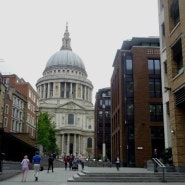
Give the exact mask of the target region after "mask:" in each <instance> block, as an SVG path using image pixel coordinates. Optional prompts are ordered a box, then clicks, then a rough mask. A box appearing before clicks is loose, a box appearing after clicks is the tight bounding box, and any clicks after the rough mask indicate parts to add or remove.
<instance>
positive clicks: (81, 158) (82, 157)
mask: <svg viewBox="0 0 185 185" xmlns="http://www.w3.org/2000/svg"><path fill="white" fill-rule="evenodd" d="M85 162H86V157H85V155H84V154H82V155H81V157H80V163H81V166H82V170H84V165H85Z"/></svg>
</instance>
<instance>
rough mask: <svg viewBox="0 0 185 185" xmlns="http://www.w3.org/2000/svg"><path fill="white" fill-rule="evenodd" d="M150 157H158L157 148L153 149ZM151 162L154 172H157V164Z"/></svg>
mask: <svg viewBox="0 0 185 185" xmlns="http://www.w3.org/2000/svg"><path fill="white" fill-rule="evenodd" d="M152 158H154V159H159V158H160V156H159V153H158V151H157V148H155V149H154V151H153V154H152ZM153 162H154V172H158V169H157V167H158V164H157V163H156V162H155V161H153Z"/></svg>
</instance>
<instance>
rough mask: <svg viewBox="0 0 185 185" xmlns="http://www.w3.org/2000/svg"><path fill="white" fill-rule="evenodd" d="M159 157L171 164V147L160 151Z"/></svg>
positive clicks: (165, 162)
mask: <svg viewBox="0 0 185 185" xmlns="http://www.w3.org/2000/svg"><path fill="white" fill-rule="evenodd" d="M161 159H162V162H163V163H164V164H170V165H172V163H173V162H172V148H171V147H169V148H166V149H164V150H163V151H162V153H161Z"/></svg>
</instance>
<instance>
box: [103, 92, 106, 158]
mask: <svg viewBox="0 0 185 185" xmlns="http://www.w3.org/2000/svg"><path fill="white" fill-rule="evenodd" d="M105 96H106V95H105V94H104V93H103V94H102V98H103V101H102V109H103V111H102V114H103V138H102V139H103V142H102V155H103V156H102V157H103V160H104V159H105V157H106V141H105V128H106V127H105Z"/></svg>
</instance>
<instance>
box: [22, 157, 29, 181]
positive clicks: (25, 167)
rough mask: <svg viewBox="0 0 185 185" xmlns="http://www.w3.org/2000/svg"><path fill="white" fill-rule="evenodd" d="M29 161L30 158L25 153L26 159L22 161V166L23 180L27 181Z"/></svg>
mask: <svg viewBox="0 0 185 185" xmlns="http://www.w3.org/2000/svg"><path fill="white" fill-rule="evenodd" d="M29 163H30V160H29V159H28V156H27V155H25V156H24V159H23V160H22V162H21V166H22V182H23V181H26V178H27V175H28V170H29Z"/></svg>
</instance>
